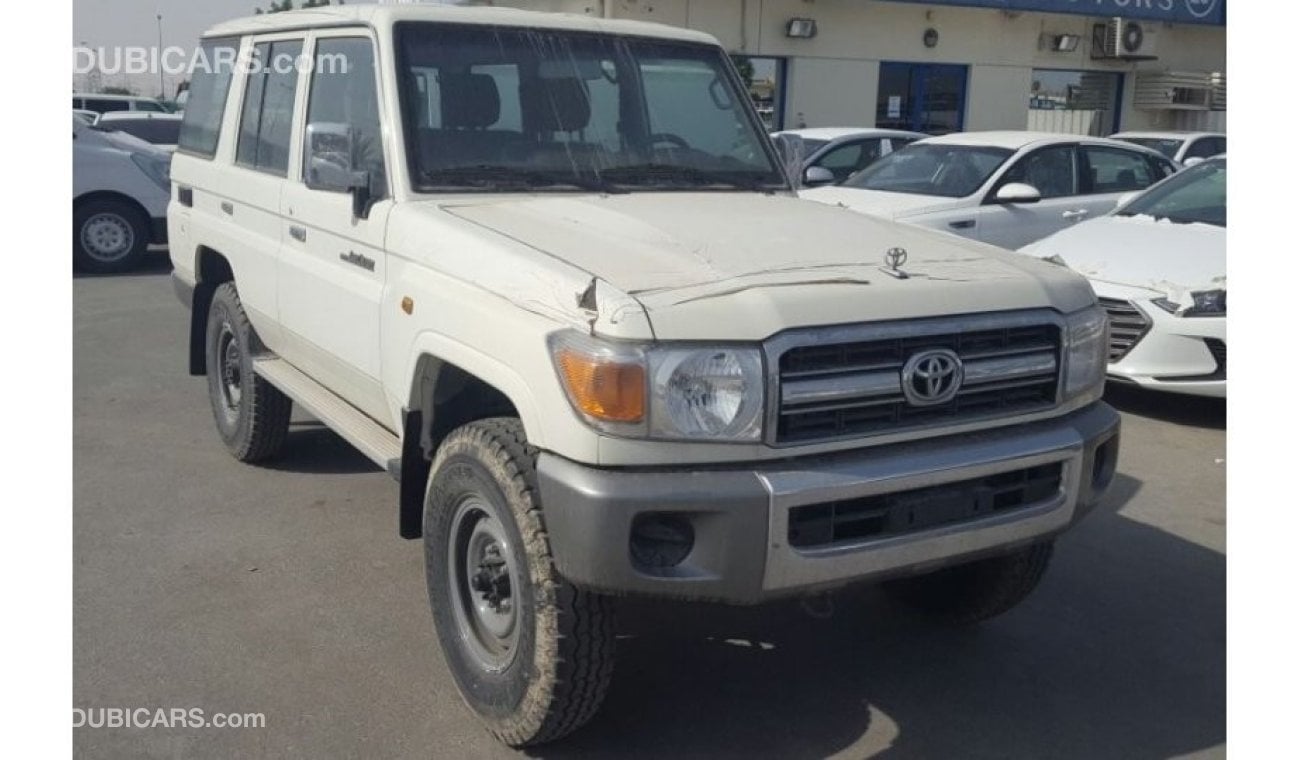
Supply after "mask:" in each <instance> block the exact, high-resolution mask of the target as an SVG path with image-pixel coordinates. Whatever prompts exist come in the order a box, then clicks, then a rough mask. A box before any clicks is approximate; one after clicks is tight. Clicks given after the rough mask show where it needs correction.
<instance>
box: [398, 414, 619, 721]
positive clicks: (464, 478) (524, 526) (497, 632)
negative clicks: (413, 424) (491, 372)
mask: <svg viewBox="0 0 1300 760" xmlns="http://www.w3.org/2000/svg"><path fill="white" fill-rule="evenodd" d="M536 459H537V450H536V449H535V448H533V447H531V446H529V445H528V442H527V440H526V439H525V437H524V430H523V426H522V425H521V424H520V423H519V420H517V419H513V418H504V417H503V418H493V419H486V420H479V421H477V422H472V423H469V424H467V425H465V426H463V427H460V428H457V429H456V430H454V431H452V433H451V434H450V435H449V436H448V437H447V439H446V440H445V441H444V442H443V443H442V445H441V446H440V447H439V449H438V454H437V457H436V458H435V459H434V462H433V466H432V467H431V469H430V473H429V488H428V491H427V493H426V496H425V508H424V509H425V511H424V558H425V578H426V581H427V583H428V590H429V606H430V608H431V609H432V611H433V620H434V624H435V626H436V628H437V632H438V640H439V642H440V643H441V645H442V651H443V654H444V656H445V658H446V661H447V665H448V668H449V669H450V670H451V673H452V676H453V677H454V678H455V680H456V686H457V688H458V689H459V690H460V694H461V698H462V699H464V700H465V704H466V705H468V706H469V708H470V709H471V710H473V711H474V713H475V714H477V715H478V716H479V718H480V719H481V720H482V721H483V722H484V723H485V724H486V725H487V728H488V730H489V731H491V732H492V733H493V734H494V735H495V736H496V737H497V738H498V739H500V740H501V741H502V742H504V743H506V744H508V745H510V746H512V747H523V746H528V745H536V744H542V743H545V742H549V741H554V740H556V739H559V738H561V737H563V736H565V735H567V734H569V733H570V732H572V731H574V730H576V729H577V728H579V727H581V726H582V725H583V724H585V723H586V722H587V721H589V720H590V719H591V718H592V716H593V715H595V714H596V711H597V709H598V708H599V707H600V704H601V702H602V701H604V698H605V693H606V691H607V690H608V688H609V682H610V678H611V676H612V674H613V669H614V618H613V610H612V607H611V604H610V601H609V599H607V598H606V597H603V596H600V595H597V594H592V593H590V592H587V591H583V590H581V589H579V588H576V587H575V586H573V585H572V584H570V583H568V582H567V581H565V580H564V579H563V578H562V577H561V576H560V575H559V573H558V572H557V571H556V569H555V564H554V562H553V561H552V559H551V552H550V545H549V542H548V539H547V535H546V528H545V525H544V523H543V521H542V505H541V499H540V495H539V493H538V486H537V473H536V470H535V463H536Z"/></svg>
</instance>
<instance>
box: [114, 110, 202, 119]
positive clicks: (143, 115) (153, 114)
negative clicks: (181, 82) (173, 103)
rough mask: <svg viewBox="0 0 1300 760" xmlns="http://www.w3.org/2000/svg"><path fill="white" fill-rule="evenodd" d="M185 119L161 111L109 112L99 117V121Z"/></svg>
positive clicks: (179, 115)
mask: <svg viewBox="0 0 1300 760" xmlns="http://www.w3.org/2000/svg"><path fill="white" fill-rule="evenodd" d="M183 118H185V117H184V116H183V115H181V114H178V113H163V112H162V111H109V112H108V113H102V114H100V115H99V120H100V121H126V120H128V119H154V120H157V121H180V120H181V119H183Z"/></svg>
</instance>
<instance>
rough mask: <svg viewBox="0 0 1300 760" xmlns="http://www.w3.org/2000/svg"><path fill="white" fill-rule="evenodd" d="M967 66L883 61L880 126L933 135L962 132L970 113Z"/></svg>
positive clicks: (878, 93) (878, 107) (879, 90)
mask: <svg viewBox="0 0 1300 760" xmlns="http://www.w3.org/2000/svg"><path fill="white" fill-rule="evenodd" d="M966 77H967V67H965V66H958V65H954V64H945V63H882V64H880V85H879V87H878V88H877V91H876V126H877V127H881V128H883V129H906V130H910V131H912V132H925V133H926V134H931V135H946V134H948V133H949V132H960V131H961V130H962V124H963V123H964V120H965V119H964V117H965V113H966Z"/></svg>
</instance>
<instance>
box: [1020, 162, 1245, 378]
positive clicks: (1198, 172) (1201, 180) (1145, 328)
mask: <svg viewBox="0 0 1300 760" xmlns="http://www.w3.org/2000/svg"><path fill="white" fill-rule="evenodd" d="M1227 190H1228V161H1227V159H1226V158H1212V159H1208V160H1206V161H1203V162H1201V163H1199V164H1197V165H1196V166H1194V167H1192V168H1190V169H1187V170H1186V171H1183V172H1180V173H1179V174H1177V175H1175V176H1173V177H1171V178H1169V179H1167V180H1165V181H1164V182H1161V183H1160V184H1158V185H1156V186H1155V187H1152V188H1151V189H1149V190H1147V191H1146V192H1144V193H1142V194H1141V195H1138V196H1137V197H1136V198H1133V199H1132V200H1129V201H1127V202H1125V203H1123V204H1122V205H1121V206H1120V207H1119V208H1118V209H1116V211H1115V212H1114V213H1112V214H1109V215H1107V216H1104V217H1102V218H1100V219H1094V220H1092V221H1090V222H1085V223H1083V224H1080V225H1077V226H1075V227H1071V228H1070V229H1068V230H1064V231H1062V232H1058V233H1057V234H1055V235H1052V236H1051V237H1048V238H1045V239H1043V240H1040V241H1038V242H1037V243H1034V244H1032V245H1030V246H1027V247H1026V248H1024V249H1022V252H1023V253H1027V254H1030V255H1033V256H1038V257H1040V258H1050V259H1052V260H1053V261H1057V262H1059V263H1062V264H1064V265H1065V266H1068V267H1070V268H1071V269H1073V270H1075V271H1076V272H1079V273H1080V274H1082V275H1084V276H1085V277H1087V278H1088V279H1089V280H1090V281H1091V282H1092V287H1093V290H1095V291H1096V292H1097V295H1098V296H1099V297H1100V299H1101V305H1102V306H1103V307H1104V308H1105V309H1106V311H1107V312H1108V313H1109V315H1110V356H1109V360H1110V368H1109V370H1108V374H1109V376H1110V378H1111V379H1112V380H1117V381H1121V382H1127V383H1136V384H1137V385H1140V386H1143V387H1145V388H1152V389H1156V390H1163V391H1172V392H1174V393H1188V394H1194V395H1198V396H1219V397H1223V396H1226V395H1227V388H1228V343H1227V340H1228V338H1227V333H1228V279H1227V271H1228V256H1227V197H1228V196H1227Z"/></svg>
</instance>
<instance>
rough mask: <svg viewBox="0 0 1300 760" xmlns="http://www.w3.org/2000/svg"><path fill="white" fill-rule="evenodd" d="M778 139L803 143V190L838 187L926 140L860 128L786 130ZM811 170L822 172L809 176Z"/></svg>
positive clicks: (916, 134)
mask: <svg viewBox="0 0 1300 760" xmlns="http://www.w3.org/2000/svg"><path fill="white" fill-rule="evenodd" d="M778 135H794V136H795V137H798V138H799V139H800V140H802V141H803V146H804V162H803V170H804V175H803V185H804V186H806V187H817V186H819V185H829V184H839V183H841V182H843V181H844V180H846V179H848V178H849V175H851V174H853V173H855V172H858V171H861V170H863V169H865V168H867V166H868V165H869V164H870V163H871V162H873V161H875V160H876V159H878V158H880V157H881V156H884V155H887V154H889V153H890V152H891V151H895V150H898V149H899V148H901V147H903V146H904V145H908V144H910V143H913V142H916V141H917V140H921V139H924V138H925V137H928V136H929V135H925V134H922V133H920V132H904V131H901V130H897V129H864V128H862V127H820V128H815V129H789V130H785V131H783V132H774V133H772V137H774V138H775V137H776V136H778ZM813 167H819V168H820V169H822V170H824V171H821V172H809V171H808V170H809V169H811V168H813Z"/></svg>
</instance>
